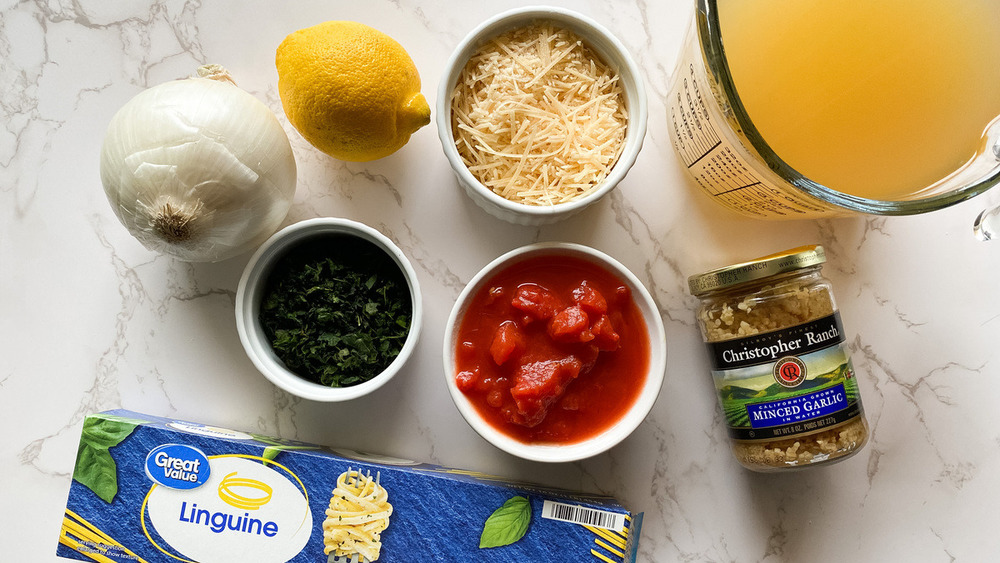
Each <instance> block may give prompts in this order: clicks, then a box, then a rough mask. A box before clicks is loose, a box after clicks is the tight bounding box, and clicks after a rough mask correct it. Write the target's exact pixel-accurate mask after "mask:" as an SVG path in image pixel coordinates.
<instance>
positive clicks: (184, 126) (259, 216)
mask: <svg viewBox="0 0 1000 563" xmlns="http://www.w3.org/2000/svg"><path fill="white" fill-rule="evenodd" d="M198 72H199V75H200V76H199V77H193V78H186V79H183V80H175V81H173V82H167V83H164V84H160V85H158V86H154V87H152V88H149V89H148V90H145V91H143V92H141V93H140V94H138V95H136V96H135V97H134V98H132V99H131V100H129V101H128V103H126V104H125V105H124V106H122V108H121V109H120V110H118V112H117V113H116V114H115V116H114V117H113V118H112V119H111V123H110V124H109V125H108V131H107V135H106V136H105V138H104V145H103V147H102V148H101V182H102V183H103V184H104V192H105V193H106V194H107V196H108V201H109V202H110V203H111V207H112V209H113V210H114V212H115V215H117V216H118V219H119V220H120V221H121V222H122V224H123V225H125V228H126V229H128V231H129V232H130V233H131V234H132V235H133V236H134V237H135V238H137V239H138V240H139V241H140V242H141V243H142V244H143V246H145V247H146V248H148V249H150V250H153V251H157V252H161V253H164V254H168V255H171V256H174V257H176V258H179V259H181V260H185V261H190V262H213V261H218V260H224V259H226V258H231V257H233V256H236V255H238V254H241V253H243V252H246V251H248V250H251V249H252V248H254V247H256V246H257V245H259V244H260V243H261V242H263V241H264V239H266V238H267V237H268V236H270V235H271V234H272V233H274V231H275V230H277V228H278V226H279V225H280V224H281V222H282V221H283V220H284V218H285V215H286V214H287V213H288V208H289V207H290V206H291V203H292V198H293V196H294V194H295V175H296V170H295V158H294V155H293V154H292V147H291V145H290V144H289V142H288V136H287V135H286V134H285V131H284V129H282V127H281V124H280V123H279V122H278V119H277V118H276V117H275V115H274V113H273V112H271V110H270V109H268V107H267V106H265V105H264V104H263V103H262V102H260V101H259V100H257V98H255V97H253V96H252V95H250V94H249V93H247V92H246V91H244V90H242V89H240V88H239V87H237V86H236V85H235V84H233V83H232V81H231V79H230V78H229V75H228V73H226V72H225V70H224V69H222V68H221V67H218V66H216V65H211V66H207V67H202V68H199V69H198Z"/></svg>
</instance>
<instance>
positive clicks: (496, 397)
mask: <svg viewBox="0 0 1000 563" xmlns="http://www.w3.org/2000/svg"><path fill="white" fill-rule="evenodd" d="M503 395H504V393H503V391H502V390H500V389H493V390H492V391H490V392H489V393H487V394H486V404H487V405H489V406H491V407H493V408H499V407H502V406H503Z"/></svg>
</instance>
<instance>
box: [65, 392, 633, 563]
mask: <svg viewBox="0 0 1000 563" xmlns="http://www.w3.org/2000/svg"><path fill="white" fill-rule="evenodd" d="M641 526H642V513H633V512H630V511H629V510H626V509H625V508H623V507H622V506H621V505H620V504H619V503H618V502H616V501H615V500H614V499H611V498H607V497H600V496H594V495H586V494H579V493H572V492H568V491H561V490H554V489H550V488H543V487H536V486H533V485H530V484H524V483H514V482H510V481H507V480H504V479H502V478H499V477H493V476H489V475H483V474H479V473H474V472H469V471H462V470H458V469H450V468H445V467H440V466H437V465H430V464H424V463H417V462H411V461H406V460H400V459H393V458H386V457H381V456H374V455H371V454H364V453H360V452H355V451H346V450H337V449H330V448H325V447H321V446H316V445H312V444H305V443H301V442H292V441H288V440H279V439H275V438H269V437H266V436H260V435H257V434H253V433H247V432H240V431H236V430H229V429H225V428H217V427H210V426H205V425H202V424H196V423H192V422H185V421H181V420H174V419H170V418H162V417H156V416H150V415H146V414H140V413H136V412H131V411H126V410H113V411H107V412H103V413H99V414H94V415H91V416H89V417H87V419H86V420H85V421H84V425H83V433H82V436H81V439H80V446H79V450H78V453H77V460H76V466H75V468H74V471H73V481H72V484H71V486H70V491H69V499H68V501H67V503H66V513H65V516H64V519H63V524H62V529H61V531H60V534H59V544H58V547H57V548H56V554H57V555H59V556H60V557H64V558H66V559H75V560H80V561H97V562H131V561H147V562H169V563H176V562H178V561H189V562H195V561H196V562H201V563H216V562H219V563H221V562H240V563H243V562H246V561H254V562H255V563H279V562H285V561H295V562H299V561H301V562H306V561H308V562H316V561H324V562H329V563H348V562H350V563H361V562H373V561H378V562H384V563H403V562H405V563H414V562H418V561H477V562H486V563H489V562H507V561H509V562H515V561H517V562H523V561H593V562H595V563H600V562H605V563H608V562H611V563H633V562H634V561H635V559H636V552H637V549H638V542H639V535H640V529H641Z"/></svg>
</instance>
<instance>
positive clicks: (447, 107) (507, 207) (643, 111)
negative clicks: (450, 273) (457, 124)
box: [435, 6, 648, 225]
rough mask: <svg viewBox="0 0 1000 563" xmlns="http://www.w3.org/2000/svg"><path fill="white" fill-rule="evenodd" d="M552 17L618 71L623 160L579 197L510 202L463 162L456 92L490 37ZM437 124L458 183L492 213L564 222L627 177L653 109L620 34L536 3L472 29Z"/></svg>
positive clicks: (447, 83)
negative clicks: (624, 115)
mask: <svg viewBox="0 0 1000 563" xmlns="http://www.w3.org/2000/svg"><path fill="white" fill-rule="evenodd" d="M537 20H548V21H553V22H555V23H557V24H560V25H562V26H563V27H565V28H567V29H569V30H571V31H573V32H575V33H576V34H577V35H579V36H580V37H582V38H583V39H584V40H585V41H587V43H588V44H589V45H590V46H591V47H592V48H593V49H594V50H595V51H597V53H598V54H599V55H600V56H601V58H602V59H604V62H606V63H607V64H608V65H610V66H611V67H612V68H613V69H614V70H615V71H616V72H617V73H618V75H619V77H620V80H621V85H622V87H623V89H624V91H625V105H626V107H627V108H628V113H629V118H628V119H629V121H628V129H627V130H626V133H625V147H624V150H623V151H622V154H621V156H620V157H619V159H618V162H617V163H616V164H615V166H614V168H613V169H612V170H611V173H610V174H608V177H607V178H605V180H604V182H603V183H601V185H600V186H599V187H598V188H597V189H596V190H594V191H593V192H591V193H590V194H588V195H587V196H586V197H584V198H581V199H579V200H577V201H572V202H568V203H561V204H558V205H552V206H537V205H527V204H523V203H517V202H513V201H510V200H508V199H506V198H504V197H503V196H500V195H498V194H496V193H494V192H493V191H492V190H490V189H489V188H487V187H486V186H484V185H483V184H482V183H481V182H479V181H478V180H477V179H476V178H475V176H473V175H472V173H471V172H469V169H468V168H467V167H466V166H465V163H464V162H463V161H462V157H461V156H460V155H459V154H458V149H457V148H455V136H454V135H453V134H452V129H451V94H452V90H454V88H455V84H456V83H457V82H458V76H459V74H460V73H461V72H462V68H463V67H464V66H465V64H466V62H468V60H469V58H470V57H472V55H473V54H474V53H475V52H476V50H477V49H478V48H479V46H480V45H481V44H482V43H483V42H484V41H486V40H488V39H490V38H492V37H495V36H497V35H500V34H501V33H504V32H506V31H509V30H511V29H514V28H518V27H522V26H525V25H529V24H530V23H532V22H533V21H537ZM435 111H436V117H435V119H436V124H437V130H438V137H439V138H440V139H441V145H442V147H443V148H444V154H445V156H447V157H448V162H449V163H450V164H451V167H452V169H453V170H454V171H455V174H456V175H457V176H458V183H459V184H460V185H461V186H462V187H463V188H464V189H465V192H466V193H467V194H468V195H469V197H471V198H472V200H473V201H475V202H476V203H477V204H478V205H479V206H480V207H482V208H483V209H485V210H486V211H487V212H488V213H490V214H491V215H493V216H495V217H498V218H500V219H503V220H505V221H508V222H511V223H515V224H519V225H544V224H549V223H554V222H556V221H560V220H562V219H565V218H567V217H570V216H572V215H575V214H576V213H579V212H580V211H581V210H583V209H584V208H586V207H588V206H590V205H593V204H594V203H595V202H597V201H598V200H600V199H601V198H603V197H604V196H606V195H607V194H608V193H609V192H610V191H611V190H613V189H614V188H615V186H617V185H618V183H619V182H621V180H622V179H623V178H624V177H625V174H627V173H628V171H629V169H630V168H632V165H633V164H635V159H636V157H637V156H638V155H639V149H641V148H642V142H643V139H644V138H645V136H646V117H647V113H648V109H647V103H646V90H645V86H644V83H643V80H642V72H641V70H640V69H639V66H638V65H636V63H635V61H634V60H633V59H632V56H631V55H630V54H629V52H628V50H627V49H626V48H625V46H624V45H622V43H621V41H619V40H618V38H617V37H615V36H614V35H612V34H611V32H609V31H608V30H607V29H606V28H605V27H604V26H602V25H601V24H599V23H597V22H596V21H594V20H592V19H590V18H588V17H586V16H584V15H581V14H578V13H576V12H573V11H570V10H567V9H564V8H556V7H550V6H532V7H525V8H517V9H514V10H510V11H507V12H503V13H501V14H499V15H497V16H494V17H493V18H490V19H489V20H486V21H485V22H483V23H482V24H481V25H480V26H479V27H477V28H475V29H474V30H472V32H471V33H469V34H468V35H467V36H466V37H465V39H463V40H462V42H461V43H460V44H459V45H458V47H457V48H456V49H455V51H454V52H453V53H452V55H451V58H450V59H449V60H448V64H447V66H446V67H445V72H444V76H443V78H442V79H441V83H440V85H439V86H438V93H437V108H436V110H435Z"/></svg>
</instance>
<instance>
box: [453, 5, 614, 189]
mask: <svg viewBox="0 0 1000 563" xmlns="http://www.w3.org/2000/svg"><path fill="white" fill-rule="evenodd" d="M451 110H452V130H453V132H454V136H455V145H456V148H457V149H458V153H459V154H460V155H461V157H462V160H463V161H464V162H465V165H466V166H468V168H469V171H470V172H471V173H472V175H473V176H475V177H476V179H478V180H479V181H480V182H482V183H483V184H484V185H485V186H487V187H488V188H489V189H491V190H493V191H494V192H495V193H497V194H499V195H501V196H503V197H504V198H506V199H509V200H511V201H515V202H520V203H525V204H529V205H556V204H559V203H565V202H569V201H573V200H576V199H579V198H581V197H584V196H585V195H587V194H589V193H591V192H592V191H593V190H594V189H595V188H596V187H597V186H598V185H600V183H601V182H602V181H603V180H604V178H605V177H607V175H608V173H609V172H610V171H611V169H612V167H613V166H614V164H615V162H616V161H617V160H618V157H619V156H620V155H621V152H622V148H623V147H624V145H625V128H626V124H627V122H628V114H627V111H626V108H625V96H624V93H623V91H622V88H621V85H620V84H619V79H618V75H617V74H616V73H615V72H614V71H613V70H611V68H610V67H608V65H607V64H605V63H604V61H602V60H601V59H600V57H599V56H598V55H597V53H595V52H594V51H593V50H592V49H591V48H590V47H588V46H587V45H585V44H584V43H583V41H582V40H581V39H580V38H579V37H578V36H576V35H575V34H574V33H572V32H570V31H568V30H566V29H562V28H558V27H555V26H554V25H553V24H552V23H549V22H540V23H535V24H532V25H530V26H528V27H523V28H519V29H515V30H512V31H509V32H507V33H505V34H503V35H500V36H498V37H495V38H493V39H492V40H490V41H489V42H487V43H486V44H485V45H483V46H482V47H480V49H479V51H478V52H477V53H476V54H475V55H473V56H472V58H470V59H469V62H468V63H466V65H465V68H464V69H463V70H462V73H461V74H460V75H459V78H458V84H457V85H456V87H455V90H454V92H453V93H452V98H451Z"/></svg>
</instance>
